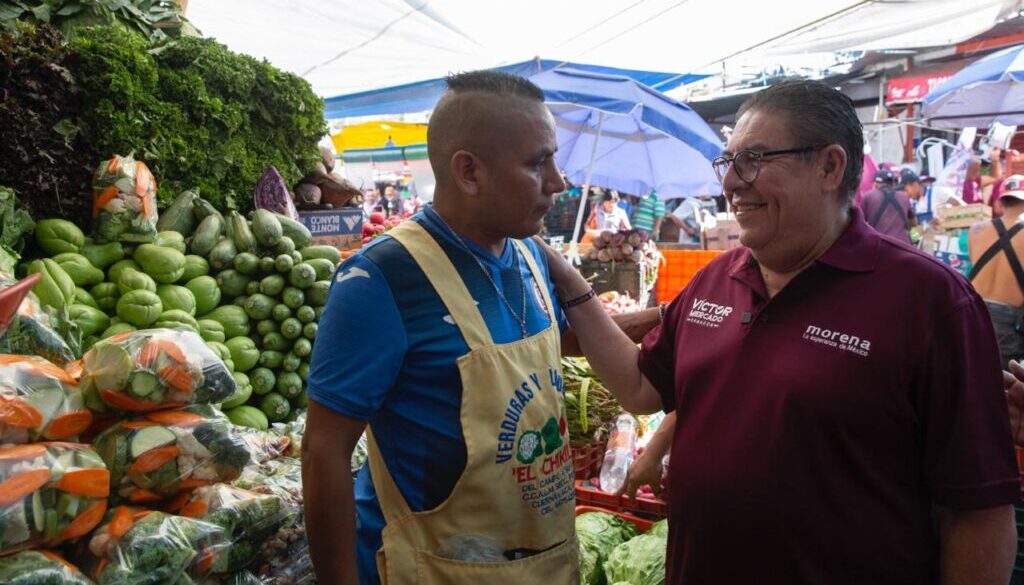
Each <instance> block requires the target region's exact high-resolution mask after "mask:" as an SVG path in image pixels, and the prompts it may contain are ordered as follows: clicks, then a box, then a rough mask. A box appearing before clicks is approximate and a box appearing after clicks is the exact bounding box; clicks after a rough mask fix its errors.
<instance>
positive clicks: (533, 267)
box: [512, 240, 558, 327]
mask: <svg viewBox="0 0 1024 585" xmlns="http://www.w3.org/2000/svg"><path fill="white" fill-rule="evenodd" d="M512 242H513V243H514V244H515V246H516V247H517V248H519V253H520V254H522V256H523V259H524V260H526V266H527V267H528V268H529V269H530V274H531V275H532V276H533V282H534V283H535V284H536V285H537V288H539V289H540V294H541V297H542V298H543V299H544V309H545V310H546V311H547V313H548V316H549V317H550V318H551V326H552V327H557V326H558V323H556V322H555V307H554V305H552V303H551V295H550V294H548V286H547V282H546V281H545V280H544V278H543V276H544V274H543V273H542V272H541V271H540V267H539V266H537V261H536V260H535V259H534V257H533V254H531V253H530V249H529V248H527V247H526V244H524V243H523V242H522V241H520V240H512ZM523 286H526V283H525V282H523Z"/></svg>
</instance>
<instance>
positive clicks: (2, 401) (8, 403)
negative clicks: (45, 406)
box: [0, 396, 43, 429]
mask: <svg viewBox="0 0 1024 585" xmlns="http://www.w3.org/2000/svg"><path fill="white" fill-rule="evenodd" d="M0 422H3V423H6V424H8V425H11V426H12V427H20V428H25V429H38V428H39V427H41V426H43V413H41V412H39V409H38V408H36V407H34V406H32V405H31V404H29V403H28V402H26V401H25V400H22V399H21V398H11V397H8V396H0Z"/></svg>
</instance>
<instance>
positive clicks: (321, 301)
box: [306, 280, 331, 320]
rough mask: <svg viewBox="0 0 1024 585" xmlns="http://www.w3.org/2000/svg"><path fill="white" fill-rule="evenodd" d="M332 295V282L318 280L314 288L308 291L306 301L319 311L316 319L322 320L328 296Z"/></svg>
mask: <svg viewBox="0 0 1024 585" xmlns="http://www.w3.org/2000/svg"><path fill="white" fill-rule="evenodd" d="M330 293H331V281H329V280H318V281H316V282H314V283H313V286H311V287H309V288H308V289H306V300H307V302H308V304H309V306H311V307H313V308H314V309H316V310H317V315H316V318H317V320H319V319H320V314H321V313H323V311H322V310H321V309H323V306H324V305H326V304H327V296H328V295H329V294H330Z"/></svg>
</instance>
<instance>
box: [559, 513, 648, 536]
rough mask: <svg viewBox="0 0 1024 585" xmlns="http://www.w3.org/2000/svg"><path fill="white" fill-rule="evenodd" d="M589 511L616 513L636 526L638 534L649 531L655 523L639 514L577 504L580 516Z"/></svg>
mask: <svg viewBox="0 0 1024 585" xmlns="http://www.w3.org/2000/svg"><path fill="white" fill-rule="evenodd" d="M587 512H605V513H608V514H615V515H616V516H618V517H619V518H622V519H623V520H625V521H627V522H629V523H630V524H632V525H633V526H635V527H636V531H637V534H643V533H644V532H647V531H648V530H650V529H651V526H653V525H654V521H652V520H648V519H646V518H640V517H639V516H634V515H632V514H630V513H628V512H616V511H614V510H606V509H604V508H598V507H597V506H576V515H577V516H579V515H580V514H586V513H587Z"/></svg>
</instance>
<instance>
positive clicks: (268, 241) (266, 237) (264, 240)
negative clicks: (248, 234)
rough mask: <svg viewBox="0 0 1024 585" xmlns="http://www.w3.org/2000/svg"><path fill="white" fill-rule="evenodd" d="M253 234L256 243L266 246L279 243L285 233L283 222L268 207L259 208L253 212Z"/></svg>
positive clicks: (270, 246)
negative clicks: (282, 226)
mask: <svg viewBox="0 0 1024 585" xmlns="http://www.w3.org/2000/svg"><path fill="white" fill-rule="evenodd" d="M252 235H253V237H255V238H256V243H258V244H259V245H260V246H263V247H265V248H272V247H274V246H276V245H277V243H278V242H279V241H280V240H281V238H282V237H283V235H284V231H283V230H282V228H281V222H280V221H278V219H277V217H275V216H274V214H273V213H271V212H269V211H267V210H266V209H257V210H256V211H254V212H253V214H252Z"/></svg>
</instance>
